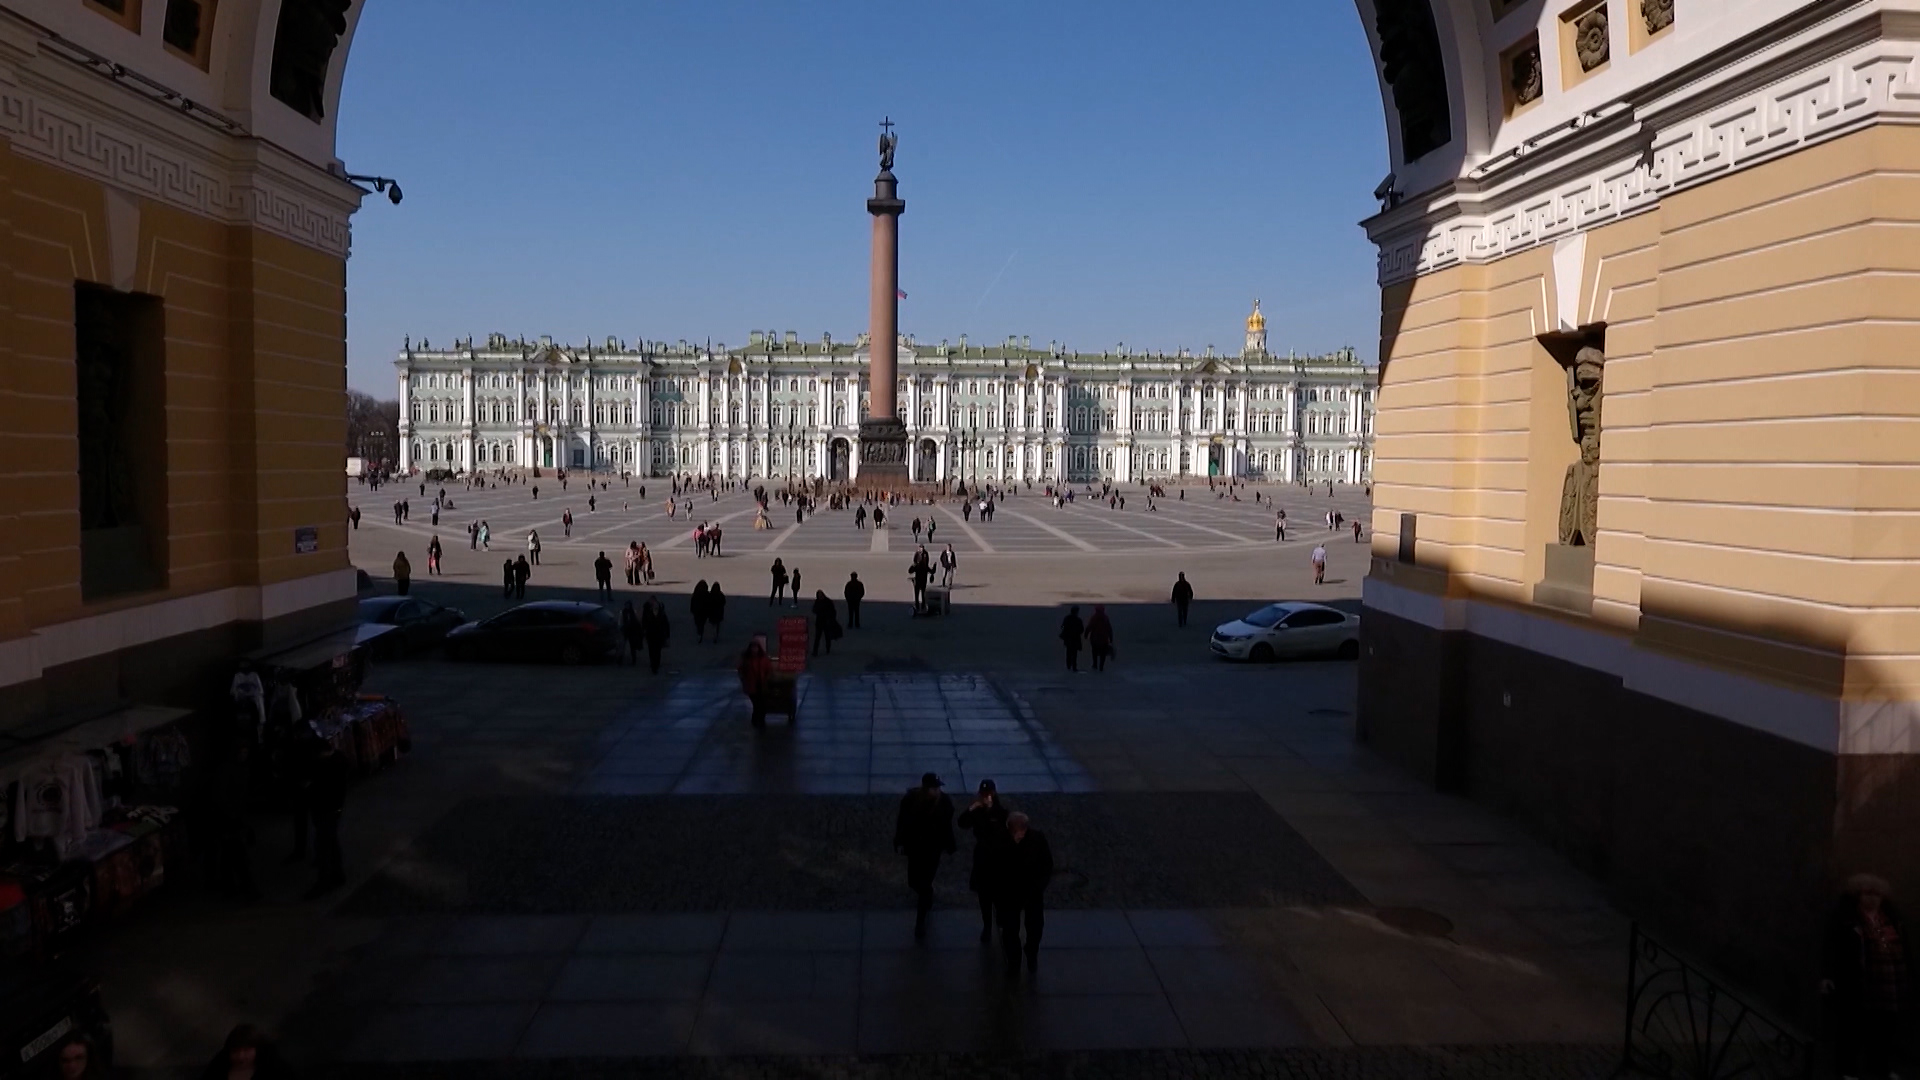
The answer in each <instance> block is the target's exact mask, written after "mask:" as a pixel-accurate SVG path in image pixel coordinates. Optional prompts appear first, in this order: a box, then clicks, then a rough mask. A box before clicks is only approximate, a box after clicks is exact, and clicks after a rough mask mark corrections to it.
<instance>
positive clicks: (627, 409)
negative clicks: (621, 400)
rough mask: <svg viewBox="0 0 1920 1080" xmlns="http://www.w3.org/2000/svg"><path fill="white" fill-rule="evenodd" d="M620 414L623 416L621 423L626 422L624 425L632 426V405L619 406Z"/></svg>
mask: <svg viewBox="0 0 1920 1080" xmlns="http://www.w3.org/2000/svg"><path fill="white" fill-rule="evenodd" d="M620 415H621V417H622V418H623V419H622V421H621V422H622V423H624V424H626V426H628V427H632V426H633V406H632V405H626V406H623V407H621V410H620Z"/></svg>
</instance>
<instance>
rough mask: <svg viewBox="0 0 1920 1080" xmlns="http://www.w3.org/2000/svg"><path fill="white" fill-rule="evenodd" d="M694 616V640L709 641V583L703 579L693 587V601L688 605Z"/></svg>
mask: <svg viewBox="0 0 1920 1080" xmlns="http://www.w3.org/2000/svg"><path fill="white" fill-rule="evenodd" d="M688 606H689V607H690V608H691V611H692V615H693V639H694V640H695V641H705V640H707V581H706V579H705V578H701V579H700V582H699V583H698V584H696V585H695V586H694V587H693V601H692V602H691V603H690V604H689V605H688Z"/></svg>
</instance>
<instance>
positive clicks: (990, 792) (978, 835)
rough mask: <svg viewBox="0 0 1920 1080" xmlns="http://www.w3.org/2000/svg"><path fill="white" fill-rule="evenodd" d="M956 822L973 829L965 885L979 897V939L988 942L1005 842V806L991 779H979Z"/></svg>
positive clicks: (991, 936)
mask: <svg viewBox="0 0 1920 1080" xmlns="http://www.w3.org/2000/svg"><path fill="white" fill-rule="evenodd" d="M959 825H960V827H961V828H963V829H970V830H972V831H973V873H972V875H971V876H969V877H968V878H967V888H969V889H972V890H973V891H974V894H975V895H976V896H978V897H979V898H980V940H981V941H988V940H991V939H992V938H993V914H994V912H993V905H994V900H995V898H996V897H997V896H998V895H999V891H1000V884H999V876H998V875H999V871H1000V866H1001V863H1002V862H1003V860H1004V857H1003V855H1002V854H1001V852H1002V849H1003V848H1004V847H1005V846H1006V844H1007V808H1006V807H1005V806H1003V805H1001V802H1000V794H999V792H997V791H995V790H994V786H993V781H991V780H982V781H980V791H979V794H977V795H975V796H974V797H973V803H972V805H970V806H968V807H967V808H966V809H965V810H962V811H961V812H960V821H959Z"/></svg>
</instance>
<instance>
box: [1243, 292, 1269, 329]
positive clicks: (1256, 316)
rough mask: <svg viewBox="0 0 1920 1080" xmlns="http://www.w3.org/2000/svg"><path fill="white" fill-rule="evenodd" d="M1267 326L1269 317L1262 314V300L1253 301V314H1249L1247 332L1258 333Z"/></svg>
mask: <svg viewBox="0 0 1920 1080" xmlns="http://www.w3.org/2000/svg"><path fill="white" fill-rule="evenodd" d="M1266 328H1267V317H1266V316H1265V315H1262V314H1260V301H1258V300H1255V301H1254V302H1253V314H1251V315H1249V316H1247V333H1249V334H1257V333H1259V332H1260V331H1262V330H1265V329H1266Z"/></svg>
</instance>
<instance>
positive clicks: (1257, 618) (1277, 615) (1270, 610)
mask: <svg viewBox="0 0 1920 1080" xmlns="http://www.w3.org/2000/svg"><path fill="white" fill-rule="evenodd" d="M1286 617H1287V609H1286V608H1284V607H1281V606H1280V605H1279V604H1268V605H1267V606H1266V607H1263V608H1261V609H1260V610H1259V611H1256V612H1254V613H1253V614H1251V615H1248V616H1246V617H1244V618H1242V619H1241V620H1240V621H1241V622H1243V623H1246V624H1247V625H1248V626H1257V627H1259V628H1260V629H1262V630H1267V629H1271V628H1272V627H1273V625H1274V624H1276V623H1278V622H1279V621H1280V620H1281V619H1284V618H1286Z"/></svg>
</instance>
